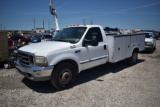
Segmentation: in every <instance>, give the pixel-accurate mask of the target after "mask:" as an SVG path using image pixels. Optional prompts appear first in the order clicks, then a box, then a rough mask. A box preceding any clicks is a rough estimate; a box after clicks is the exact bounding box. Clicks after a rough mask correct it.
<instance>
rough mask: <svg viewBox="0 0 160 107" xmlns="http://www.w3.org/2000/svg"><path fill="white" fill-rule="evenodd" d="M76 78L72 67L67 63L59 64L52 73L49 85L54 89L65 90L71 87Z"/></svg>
mask: <svg viewBox="0 0 160 107" xmlns="http://www.w3.org/2000/svg"><path fill="white" fill-rule="evenodd" d="M75 78H76V70H75V68H74V66H73V65H72V64H70V63H67V62H62V63H59V64H58V65H57V66H56V67H55V69H54V70H53V72H52V75H51V83H52V85H53V86H54V87H55V88H56V89H60V90H62V89H66V88H69V87H71V86H72V85H73V83H74V81H75Z"/></svg>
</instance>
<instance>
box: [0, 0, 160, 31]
mask: <svg viewBox="0 0 160 107" xmlns="http://www.w3.org/2000/svg"><path fill="white" fill-rule="evenodd" d="M49 1H50V0H0V14H1V15H0V29H4V26H5V29H10V30H31V29H33V28H34V21H33V20H34V19H35V21H36V28H41V27H43V20H44V22H45V28H46V29H48V25H50V27H51V28H54V27H55V24H54V18H53V16H52V15H51V14H50V13H49ZM53 7H54V8H55V9H56V10H57V14H58V20H59V26H60V28H63V27H65V26H68V25H74V24H83V21H84V19H85V22H86V24H90V23H91V20H92V22H93V24H98V25H102V26H103V27H113V28H115V27H118V28H121V29H144V30H159V31H160V0H53ZM48 23H49V24H48Z"/></svg>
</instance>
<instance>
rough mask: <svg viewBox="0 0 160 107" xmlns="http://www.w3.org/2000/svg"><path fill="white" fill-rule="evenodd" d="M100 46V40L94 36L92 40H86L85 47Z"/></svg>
mask: <svg viewBox="0 0 160 107" xmlns="http://www.w3.org/2000/svg"><path fill="white" fill-rule="evenodd" d="M88 45H90V46H98V40H97V37H96V36H92V38H91V40H87V39H84V41H83V46H88Z"/></svg>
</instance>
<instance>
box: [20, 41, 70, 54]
mask: <svg viewBox="0 0 160 107" xmlns="http://www.w3.org/2000/svg"><path fill="white" fill-rule="evenodd" d="M70 46H71V44H70V43H68V42H56V41H47V42H40V43H33V44H30V45H26V46H23V47H21V48H19V50H20V51H24V52H28V53H33V54H35V55H39V56H44V55H45V54H48V53H50V52H59V51H63V50H64V49H69V48H70Z"/></svg>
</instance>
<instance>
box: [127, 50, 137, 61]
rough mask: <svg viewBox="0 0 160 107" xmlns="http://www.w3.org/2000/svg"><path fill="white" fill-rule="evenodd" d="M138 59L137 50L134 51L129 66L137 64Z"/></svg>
mask: <svg viewBox="0 0 160 107" xmlns="http://www.w3.org/2000/svg"><path fill="white" fill-rule="evenodd" d="M137 59H138V53H137V51H136V50H134V51H133V53H132V56H131V57H130V58H129V59H128V62H129V64H135V63H136V62H137Z"/></svg>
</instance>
